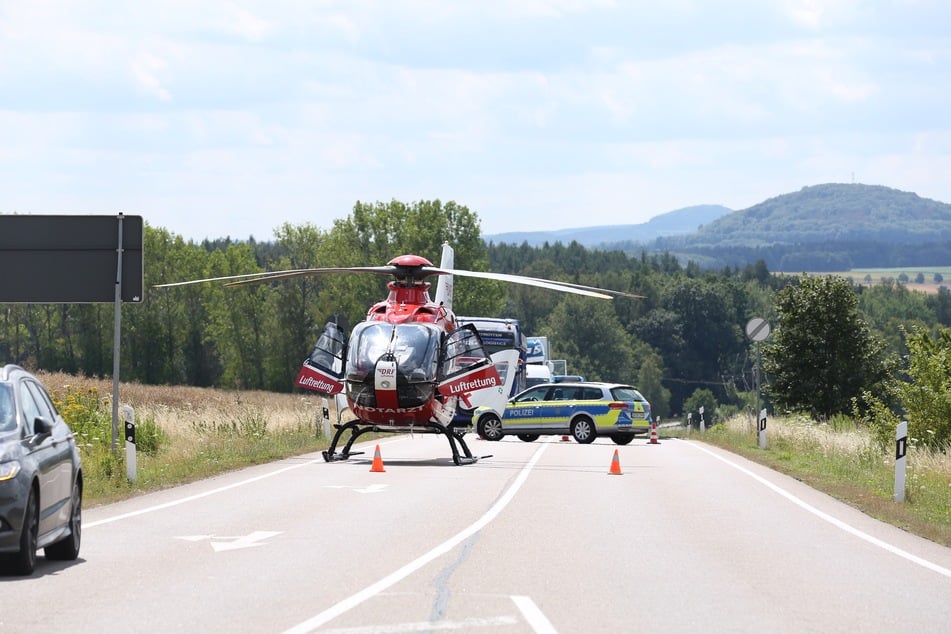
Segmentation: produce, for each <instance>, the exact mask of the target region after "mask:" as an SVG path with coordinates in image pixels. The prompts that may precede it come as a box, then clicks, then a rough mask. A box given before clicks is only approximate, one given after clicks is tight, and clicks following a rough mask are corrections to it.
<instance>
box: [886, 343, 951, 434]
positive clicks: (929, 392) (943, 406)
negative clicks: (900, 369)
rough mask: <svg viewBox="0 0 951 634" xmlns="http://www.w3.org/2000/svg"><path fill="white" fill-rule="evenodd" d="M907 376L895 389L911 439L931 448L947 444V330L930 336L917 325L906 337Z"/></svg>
mask: <svg viewBox="0 0 951 634" xmlns="http://www.w3.org/2000/svg"><path fill="white" fill-rule="evenodd" d="M908 352H909V355H908V358H909V365H908V377H909V380H908V381H905V382H902V383H901V386H900V388H899V393H900V396H901V401H902V405H903V406H904V408H905V411H906V412H907V414H908V427H909V430H908V431H909V435H910V436H911V438H912V439H914V440H916V441H918V442H921V443H923V444H925V445H927V446H929V447H932V448H935V449H947V448H948V447H949V446H951V330H948V329H942V330H941V331H940V332H939V333H938V334H937V335H936V336H935V337H934V338H932V337H931V336H930V335H929V334H928V332H926V331H925V330H923V329H921V328H915V329H914V330H913V331H912V332H911V334H910V335H909V336H908Z"/></svg>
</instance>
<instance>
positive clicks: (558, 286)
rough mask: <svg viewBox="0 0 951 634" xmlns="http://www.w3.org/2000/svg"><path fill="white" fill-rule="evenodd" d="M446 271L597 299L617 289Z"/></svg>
mask: <svg viewBox="0 0 951 634" xmlns="http://www.w3.org/2000/svg"><path fill="white" fill-rule="evenodd" d="M446 273H448V274H451V275H458V276H460V277H478V278H482V279H486V280H499V281H501V282H511V283H513V284H525V285H526V286H537V287H539V288H547V289H551V290H553V291H561V292H562V293H575V294H576V295H586V296H588V297H597V298H598V299H611V295H609V294H608V293H609V292H618V291H605V290H604V289H601V288H598V289H595V288H594V287H593V286H589V287H582V286H581V285H574V284H566V283H564V282H553V281H552V280H543V279H540V278H537V277H525V276H522V275H509V274H508V273H490V272H488V271H463V270H459V269H453V270H451V271H446ZM592 289H593V290H592Z"/></svg>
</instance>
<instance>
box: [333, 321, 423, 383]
mask: <svg viewBox="0 0 951 634" xmlns="http://www.w3.org/2000/svg"><path fill="white" fill-rule="evenodd" d="M440 334H441V333H440V330H439V329H438V328H436V327H434V326H432V325H430V324H425V323H409V324H389V323H382V322H371V321H368V322H362V323H360V324H358V325H357V326H356V327H355V328H354V329H353V334H352V335H351V338H350V350H349V356H348V358H347V380H349V381H363V380H366V378H367V376H368V375H372V373H373V369H374V367H375V366H376V364H377V362H378V361H379V360H380V359H381V358H382V357H383V356H384V355H392V356H393V358H394V359H395V361H396V372H397V380H398V382H401V383H402V382H407V383H421V382H426V383H432V382H433V381H435V380H436V371H437V368H438V363H439V340H440Z"/></svg>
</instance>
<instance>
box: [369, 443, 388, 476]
mask: <svg viewBox="0 0 951 634" xmlns="http://www.w3.org/2000/svg"><path fill="white" fill-rule="evenodd" d="M370 471H375V472H379V473H383V472H384V471H386V469H384V468H383V458H381V457H380V446H379V445H377V446H376V451H374V452H373V465H372V466H371V467H370Z"/></svg>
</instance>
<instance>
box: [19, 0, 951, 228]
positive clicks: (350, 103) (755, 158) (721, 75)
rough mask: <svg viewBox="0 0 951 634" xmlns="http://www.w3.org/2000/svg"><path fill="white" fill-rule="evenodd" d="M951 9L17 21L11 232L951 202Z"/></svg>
mask: <svg viewBox="0 0 951 634" xmlns="http://www.w3.org/2000/svg"><path fill="white" fill-rule="evenodd" d="M949 25H951V0H940V1H938V0H874V1H859V0H788V1H773V2H771V1H768V0H734V1H726V2H712V1H702V0H666V1H665V2H656V0H654V1H651V2H641V1H631V2H620V1H617V2H613V1H609V0H587V1H585V0H520V1H519V0H478V1H476V0H472V1H469V0H459V1H455V2H450V1H447V0H432V1H429V0H405V1H400V0H393V1H384V0H380V1H375V2H371V1H361V0H342V1H320V0H260V1H258V0H251V1H247V0H170V1H169V0H166V1H159V2H151V3H144V2H118V1H116V2H113V1H105V0H85V1H79V0H77V1H68V0H51V1H44V0H30V1H29V2H24V1H19V0H0V213H44V214H72V213H76V214H100V213H102V214H114V213H118V212H120V211H121V212H123V213H126V214H135V215H141V216H143V217H144V218H145V220H146V222H148V223H149V224H151V225H153V226H158V227H164V228H166V229H168V230H169V231H171V232H173V233H175V234H178V235H182V236H183V237H185V238H186V239H195V240H201V239H203V238H205V237H210V238H217V237H225V236H231V237H233V238H237V239H244V238H247V237H248V236H251V235H253V236H254V237H255V238H256V239H258V240H268V239H271V238H272V237H273V231H274V229H275V228H276V227H279V226H280V225H281V224H283V223H285V222H289V223H292V224H303V223H310V224H312V225H315V226H317V227H322V228H330V227H331V226H332V223H333V220H334V219H336V218H343V217H345V216H347V214H348V213H349V212H350V211H351V209H352V208H353V205H354V203H355V202H356V201H363V202H376V201H383V202H387V201H390V200H393V199H396V200H400V201H403V202H413V201H417V200H430V199H436V198H438V199H441V200H443V201H448V200H454V201H456V202H458V203H460V204H463V205H466V206H468V207H469V209H471V210H472V211H474V212H476V213H477V214H478V215H479V217H480V218H481V224H482V230H483V233H485V234H494V233H501V232H505V231H516V230H518V231H521V230H542V229H564V228H571V227H586V226H593V225H606V224H633V223H638V222H644V221H646V220H648V219H649V218H651V217H653V216H656V215H658V214H661V213H665V212H667V211H671V210H674V209H679V208H682V207H686V206H690V205H698V204H721V205H726V206H727V207H730V208H732V209H743V208H745V207H749V206H751V205H754V204H756V203H758V202H761V201H762V200H765V199H767V198H770V197H773V196H777V195H781V194H785V193H789V192H792V191H797V190H798V189H800V188H802V187H804V186H808V185H816V184H820V183H831V182H838V183H841V182H859V183H867V184H874V185H885V186H887V187H893V188H896V189H900V190H904V191H913V192H916V193H917V194H919V195H920V196H923V197H926V198H932V199H935V200H940V201H942V202H949V203H951V115H949V113H951V27H949Z"/></svg>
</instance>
